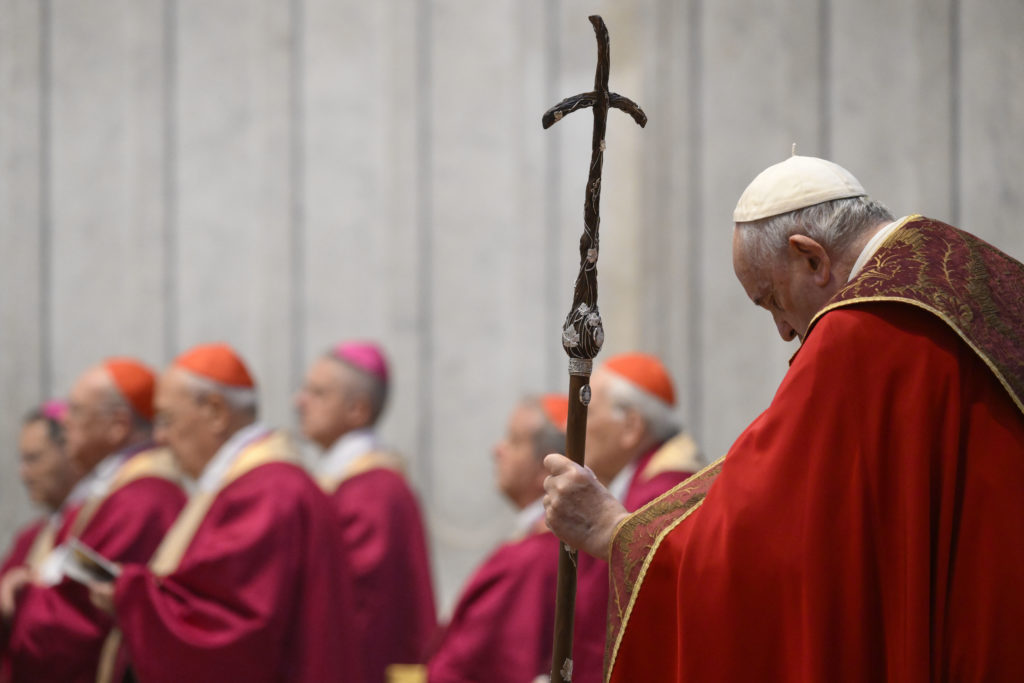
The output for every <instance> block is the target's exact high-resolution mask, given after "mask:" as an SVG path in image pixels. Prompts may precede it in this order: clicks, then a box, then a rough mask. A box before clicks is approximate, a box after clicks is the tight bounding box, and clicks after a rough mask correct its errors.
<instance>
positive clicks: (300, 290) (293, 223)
mask: <svg viewBox="0 0 1024 683" xmlns="http://www.w3.org/2000/svg"><path fill="white" fill-rule="evenodd" d="M289 15H290V22H291V27H290V29H291V34H292V35H291V41H290V44H291V50H290V54H289V73H288V92H289V112H288V116H289V121H288V123H289V126H288V147H289V154H288V175H289V178H288V181H289V193H290V197H289V199H290V206H289V208H290V215H289V221H290V230H289V249H290V253H291V273H290V281H291V301H290V316H289V317H290V321H289V323H290V325H291V338H290V343H291V353H290V356H289V357H290V367H289V377H288V379H289V382H290V386H292V387H297V386H299V384H300V382H301V378H302V370H303V367H302V366H303V359H304V355H305V346H306V344H305V341H306V339H305V330H306V307H305V251H304V250H305V246H306V224H305V218H306V217H305V212H304V204H303V195H304V193H305V174H304V169H305V166H304V164H305V154H304V149H303V142H304V137H305V126H304V122H305V121H304V118H303V117H304V116H305V108H304V106H303V94H304V93H303V90H304V84H305V81H304V79H303V74H304V68H305V63H304V60H303V52H304V50H305V23H304V22H305V6H304V3H303V0H291V2H290V4H289Z"/></svg>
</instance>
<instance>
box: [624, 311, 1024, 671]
mask: <svg viewBox="0 0 1024 683" xmlns="http://www.w3.org/2000/svg"><path fill="white" fill-rule="evenodd" d="M1022 456H1024V419H1022V416H1021V414H1020V412H1019V411H1018V410H1017V408H1016V407H1015V406H1014V404H1013V403H1012V401H1011V400H1010V398H1009V396H1008V395H1007V393H1006V392H1005V391H1004V390H1003V387H1002V386H1001V385H1000V384H999V382H998V381H997V379H996V378H995V377H994V375H993V374H992V373H991V372H990V371H989V370H988V368H987V367H986V366H985V365H984V364H983V363H982V362H981V361H980V359H979V358H978V357H977V355H975V354H974V353H973V352H972V351H971V350H970V349H969V348H968V347H967V345H966V344H964V343H963V342H962V341H961V340H960V339H959V337H957V336H956V335H955V334H954V333H953V332H952V331H951V330H950V329H949V328H948V327H947V326H946V325H944V324H943V323H942V322H941V321H940V320H939V319H938V318H936V317H934V316H932V315H930V314H928V313H925V312H923V311H920V310H918V309H916V308H912V307H910V306H905V305H901V304H874V305H864V306H857V307H856V308H854V307H851V308H844V309H838V310H835V311H832V312H830V313H828V314H827V315H825V316H824V317H823V318H822V319H821V320H820V322H819V323H818V326H817V328H816V329H815V330H814V334H813V335H811V336H810V337H809V338H808V340H807V342H806V343H805V345H804V347H803V348H802V349H801V350H800V352H799V354H798V355H797V357H796V358H795V360H794V362H793V365H792V366H791V368H790V370H789V372H788V373H787V375H786V377H785V378H784V380H783V382H782V384H781V386H780V387H779V390H778V392H777V394H776V396H775V398H774V399H773V401H772V403H771V406H770V407H769V408H768V410H767V411H765V412H764V413H763V414H762V415H761V416H760V417H759V418H758V419H757V420H755V421H754V423H753V424H751V426H750V427H748V428H747V430H746V431H745V432H744V433H743V434H742V435H741V436H740V438H739V439H738V440H737V441H736V443H735V444H734V445H733V447H732V449H731V450H730V452H729V454H728V456H727V457H726V460H725V462H724V465H723V467H722V470H721V474H720V475H719V476H718V478H717V479H716V480H715V481H714V484H713V485H712V486H711V489H710V491H709V493H708V495H707V497H706V498H705V499H704V501H703V503H702V504H701V506H700V507H698V508H696V509H695V511H694V512H693V514H691V515H690V516H689V517H688V518H686V519H685V520H683V521H682V522H681V523H680V524H679V525H678V526H676V527H675V528H674V529H672V530H671V531H670V532H669V533H668V534H667V536H665V538H664V540H663V541H662V542H661V544H660V545H659V546H658V547H657V550H656V551H655V553H654V555H653V558H652V559H651V561H650V565H649V566H648V568H647V571H646V574H645V576H644V578H643V580H642V583H641V585H640V588H639V592H638V593H637V594H636V599H635V603H634V605H633V606H632V610H631V612H630V613H629V614H628V616H627V622H626V623H627V625H626V629H625V632H624V635H623V637H622V640H621V643H620V645H619V649H618V652H617V654H616V655H615V658H614V661H613V665H612V671H611V680H613V681H622V682H625V681H637V680H658V681H706V680H715V681H725V682H731V681H737V682H738V681H751V680H758V681H779V682H782V681H786V682H797V683H799V682H801V681H808V682H810V681H835V682H840V683H842V682H844V681H851V682H852V681H900V682H904V683H926V682H928V681H958V682H961V681H962V682H970V681H1019V680H1024V648H1021V647H1020V642H1019V628H1020V623H1021V620H1022V618H1024V589H1022V588H1021V583H1020V577H1021V576H1024V496H1022V495H1021V493H1020V492H1021V491H1022V490H1024V457H1022Z"/></svg>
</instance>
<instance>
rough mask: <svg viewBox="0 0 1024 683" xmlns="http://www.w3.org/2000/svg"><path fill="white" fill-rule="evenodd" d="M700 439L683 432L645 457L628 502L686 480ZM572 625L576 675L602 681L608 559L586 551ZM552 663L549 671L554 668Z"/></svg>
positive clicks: (591, 682)
mask: <svg viewBox="0 0 1024 683" xmlns="http://www.w3.org/2000/svg"><path fill="white" fill-rule="evenodd" d="M698 463H699V453H698V449H697V444H696V443H694V441H693V439H692V438H691V437H690V436H689V435H688V434H685V433H683V434H679V435H677V436H675V437H673V438H672V439H670V440H668V441H667V442H665V443H664V444H661V445H660V446H656V447H654V448H652V449H651V450H650V451H648V452H647V453H645V454H644V455H642V456H640V458H639V460H638V461H637V468H636V471H635V472H634V473H633V478H632V479H631V480H630V482H629V489H627V492H626V498H625V501H624V502H623V504H624V505H625V507H626V509H627V510H629V511H631V512H632V511H633V510H636V509H638V508H640V507H643V506H644V505H646V504H647V503H649V502H651V501H652V500H654V499H655V498H657V497H658V496H660V495H661V494H663V493H665V492H666V491H668V490H669V489H671V488H672V487H674V486H675V485H676V484H678V483H680V482H682V481H684V480H686V479H687V478H689V477H690V475H692V474H693V473H694V472H695V471H696V470H697V469H698V468H699V464H698ZM578 563H579V564H578V568H577V579H576V580H577V584H576V610H575V623H574V627H573V650H572V663H573V670H572V671H573V673H572V680H573V681H574V683H599V682H600V681H601V680H602V675H601V672H602V667H603V664H604V651H605V637H606V634H607V630H608V629H607V626H608V625H607V618H606V617H607V614H608V563H607V562H605V561H604V560H598V559H597V558H594V557H591V556H590V555H587V554H586V553H580V554H579V556H578ZM550 670H551V663H550V662H548V666H547V671H548V672H550Z"/></svg>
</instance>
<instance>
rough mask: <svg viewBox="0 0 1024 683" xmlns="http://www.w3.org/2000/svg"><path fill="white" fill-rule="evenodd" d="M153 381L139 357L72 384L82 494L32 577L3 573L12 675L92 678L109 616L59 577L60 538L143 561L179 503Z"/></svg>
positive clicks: (72, 437)
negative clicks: (159, 434) (160, 444)
mask: <svg viewBox="0 0 1024 683" xmlns="http://www.w3.org/2000/svg"><path fill="white" fill-rule="evenodd" d="M154 384H155V376H154V374H153V372H152V370H150V369H149V368H148V367H146V366H145V365H144V364H142V363H140V362H139V361H137V360H134V359H131V358H110V359H107V360H106V361H104V362H102V363H100V364H99V365H96V366H93V367H91V368H89V369H88V370H86V371H85V372H84V373H82V374H81V376H79V378H78V379H77V380H76V381H75V383H74V385H73V386H72V388H71V393H70V396H69V401H68V408H67V413H66V415H65V418H64V427H65V436H66V442H65V446H66V450H67V454H68V456H69V457H70V459H71V460H72V461H73V462H74V464H75V466H76V467H77V468H79V469H80V471H81V472H83V473H84V474H83V478H82V480H81V482H80V483H79V487H81V494H82V496H83V501H82V503H81V505H79V506H76V507H75V508H73V509H72V510H70V512H69V514H68V515H67V516H66V519H65V520H64V521H63V522H62V526H61V528H60V529H58V530H57V535H56V538H55V542H56V544H57V547H56V548H55V549H54V550H53V551H52V552H51V553H50V554H49V555H48V556H47V557H46V558H45V559H44V560H43V561H42V564H41V566H40V568H39V571H38V574H36V575H34V576H32V577H28V576H26V575H24V574H22V575H20V576H19V577H18V578H19V581H17V582H15V581H14V579H13V577H14V576H15V575H13V573H8V575H7V576H5V578H4V581H3V586H2V588H3V591H2V592H3V593H4V594H8V592H9V591H10V592H13V593H18V592H19V591H20V595H18V597H17V602H16V604H14V605H12V608H13V610H12V613H11V616H10V619H11V625H10V639H9V643H8V647H9V657H10V663H11V675H12V678H13V680H15V681H39V682H44V681H54V682H57V681H69V682H70V681H92V680H95V677H96V667H97V664H98V662H99V656H100V649H101V648H102V646H103V641H104V639H105V638H106V636H107V633H108V632H109V631H110V629H111V627H112V621H111V619H110V617H109V616H108V615H106V614H104V613H102V612H101V611H99V610H98V609H96V607H95V606H94V605H93V604H92V603H91V602H90V600H89V593H88V591H87V590H86V588H85V587H84V586H83V585H81V584H79V583H75V582H73V581H71V580H70V579H67V578H65V576H64V563H65V561H66V558H67V557H68V550H67V546H66V545H65V541H67V540H68V539H76V540H78V541H80V542H81V543H83V544H85V545H87V546H89V547H91V548H93V549H94V550H96V552H98V553H99V554H100V555H103V556H104V557H106V558H108V559H110V560H113V561H114V562H145V561H147V560H149V558H150V556H151V555H152V554H153V551H154V550H156V547H157V546H158V545H159V544H160V541H161V540H162V539H163V537H164V533H166V531H167V529H168V528H170V526H171V523H172V522H173V521H174V519H175V518H176V517H177V515H178V512H179V511H180V510H181V508H182V506H183V505H184V503H185V494H184V492H183V491H182V489H181V487H180V473H179V471H178V469H177V467H175V465H174V462H173V460H172V459H171V457H170V454H169V453H167V451H166V450H162V449H158V448H155V446H154V444H153V441H152V420H153V389H154ZM30 578H31V579H32V581H31V582H30V580H29V579H30Z"/></svg>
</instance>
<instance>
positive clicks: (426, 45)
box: [416, 0, 434, 500]
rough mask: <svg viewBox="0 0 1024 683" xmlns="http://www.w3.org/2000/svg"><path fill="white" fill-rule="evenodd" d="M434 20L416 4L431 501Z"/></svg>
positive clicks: (424, 445) (420, 463)
mask: <svg viewBox="0 0 1024 683" xmlns="http://www.w3.org/2000/svg"><path fill="white" fill-rule="evenodd" d="M432 30H433V26H432V16H431V0H417V4H416V57H417V59H416V110H417V114H418V116H417V117H416V120H417V126H416V209H417V211H416V214H417V215H416V224H417V230H416V232H417V236H418V247H419V248H418V249H417V262H418V266H419V267H418V268H417V283H416V284H417V288H416V289H417V309H418V311H419V315H418V316H417V323H418V324H417V328H418V330H417V331H418V335H417V336H418V350H419V353H418V361H419V363H418V364H419V386H418V390H419V391H418V396H417V398H418V401H417V406H416V411H417V425H416V431H417V442H418V452H417V458H416V463H417V469H418V470H419V477H418V478H419V481H420V482H421V486H422V494H423V496H424V497H425V499H427V500H432V497H433V492H434V480H433V462H432V458H433V419H434V411H433V408H432V406H433V391H434V386H433V382H434V373H433V362H434V339H433V320H432V316H433V282H432V279H433V241H432V230H433V214H432V211H433V196H432V193H433V183H432V182H431V172H430V171H431V165H432V155H433V146H432V140H431V135H432V133H433V117H432V108H431V98H432V94H433V92H432V81H431V70H432V68H433V64H432V59H431V50H432V47H433V45H432V35H431V32H432Z"/></svg>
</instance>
